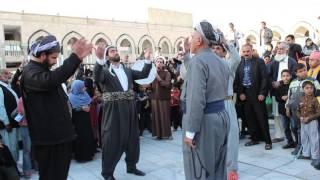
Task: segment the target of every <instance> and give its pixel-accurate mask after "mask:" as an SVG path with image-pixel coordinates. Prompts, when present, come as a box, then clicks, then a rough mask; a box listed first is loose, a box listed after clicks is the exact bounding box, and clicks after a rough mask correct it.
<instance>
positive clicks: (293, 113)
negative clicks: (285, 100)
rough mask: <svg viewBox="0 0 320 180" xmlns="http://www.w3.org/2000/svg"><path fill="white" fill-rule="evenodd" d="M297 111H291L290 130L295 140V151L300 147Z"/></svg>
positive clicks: (299, 126)
mask: <svg viewBox="0 0 320 180" xmlns="http://www.w3.org/2000/svg"><path fill="white" fill-rule="evenodd" d="M296 114H297V111H296V110H291V117H290V119H291V130H292V133H293V135H294V137H295V140H296V144H297V146H296V149H299V148H300V147H301V133H300V132H301V124H300V120H299V119H298V117H297V115H296Z"/></svg>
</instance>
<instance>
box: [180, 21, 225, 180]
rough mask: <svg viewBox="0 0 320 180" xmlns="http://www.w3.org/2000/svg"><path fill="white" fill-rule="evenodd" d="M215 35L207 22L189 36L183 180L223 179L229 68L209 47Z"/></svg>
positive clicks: (185, 90)
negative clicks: (189, 58) (225, 101)
mask: <svg viewBox="0 0 320 180" xmlns="http://www.w3.org/2000/svg"><path fill="white" fill-rule="evenodd" d="M219 39H220V38H219V34H218V33H217V32H216V31H215V30H214V29H213V27H212V25H211V24H210V23H209V22H207V21H202V22H200V23H199V24H198V25H197V26H196V27H195V30H194V32H193V33H192V37H191V47H190V51H191V53H192V54H194V56H193V57H192V59H191V60H190V63H189V65H188V67H187V74H186V78H185V82H184V85H183V90H182V93H181V100H182V102H183V104H184V106H183V107H184V108H183V111H184V114H183V129H184V134H183V139H184V144H183V158H184V170H185V175H186V179H187V180H191V179H192V180H194V179H202V180H205V179H212V180H213V179H226V178H227V170H226V154H227V139H228V131H229V117H228V114H227V112H226V110H225V106H224V99H225V98H226V97H227V90H228V77H229V76H228V74H229V69H228V66H227V64H226V62H224V61H223V60H222V59H221V58H219V57H218V56H217V55H216V54H215V53H214V52H213V51H212V50H211V49H210V48H209V43H210V42H211V41H219Z"/></svg>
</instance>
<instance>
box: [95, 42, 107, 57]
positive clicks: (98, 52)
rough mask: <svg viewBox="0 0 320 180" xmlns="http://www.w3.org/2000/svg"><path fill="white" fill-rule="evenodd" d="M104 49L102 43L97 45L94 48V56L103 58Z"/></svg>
mask: <svg viewBox="0 0 320 180" xmlns="http://www.w3.org/2000/svg"><path fill="white" fill-rule="evenodd" d="M105 49H106V46H105V45H104V44H102V45H99V46H98V47H97V48H96V49H95V50H96V56H97V58H99V59H103V57H104V51H105Z"/></svg>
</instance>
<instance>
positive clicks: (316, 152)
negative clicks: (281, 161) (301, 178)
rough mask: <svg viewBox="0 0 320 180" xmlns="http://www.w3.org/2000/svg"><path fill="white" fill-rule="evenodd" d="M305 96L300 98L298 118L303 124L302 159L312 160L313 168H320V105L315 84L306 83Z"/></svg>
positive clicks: (303, 86) (304, 85) (303, 85)
mask: <svg viewBox="0 0 320 180" xmlns="http://www.w3.org/2000/svg"><path fill="white" fill-rule="evenodd" d="M302 88H303V92H304V95H303V96H302V97H300V104H299V107H298V111H297V117H298V119H299V120H300V123H301V143H302V155H301V156H300V159H310V157H311V159H312V163H311V165H312V166H315V167H320V142H319V122H318V119H317V118H319V117H320V105H319V102H318V100H317V98H316V97H315V87H314V84H313V82H311V81H304V82H303V84H302Z"/></svg>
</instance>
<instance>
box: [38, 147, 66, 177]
mask: <svg viewBox="0 0 320 180" xmlns="http://www.w3.org/2000/svg"><path fill="white" fill-rule="evenodd" d="M34 153H35V158H36V160H37V162H38V165H39V176H40V177H39V180H66V179H67V177H68V171H69V166H70V162H71V157H72V142H66V143H62V144H57V145H35V146H34Z"/></svg>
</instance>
